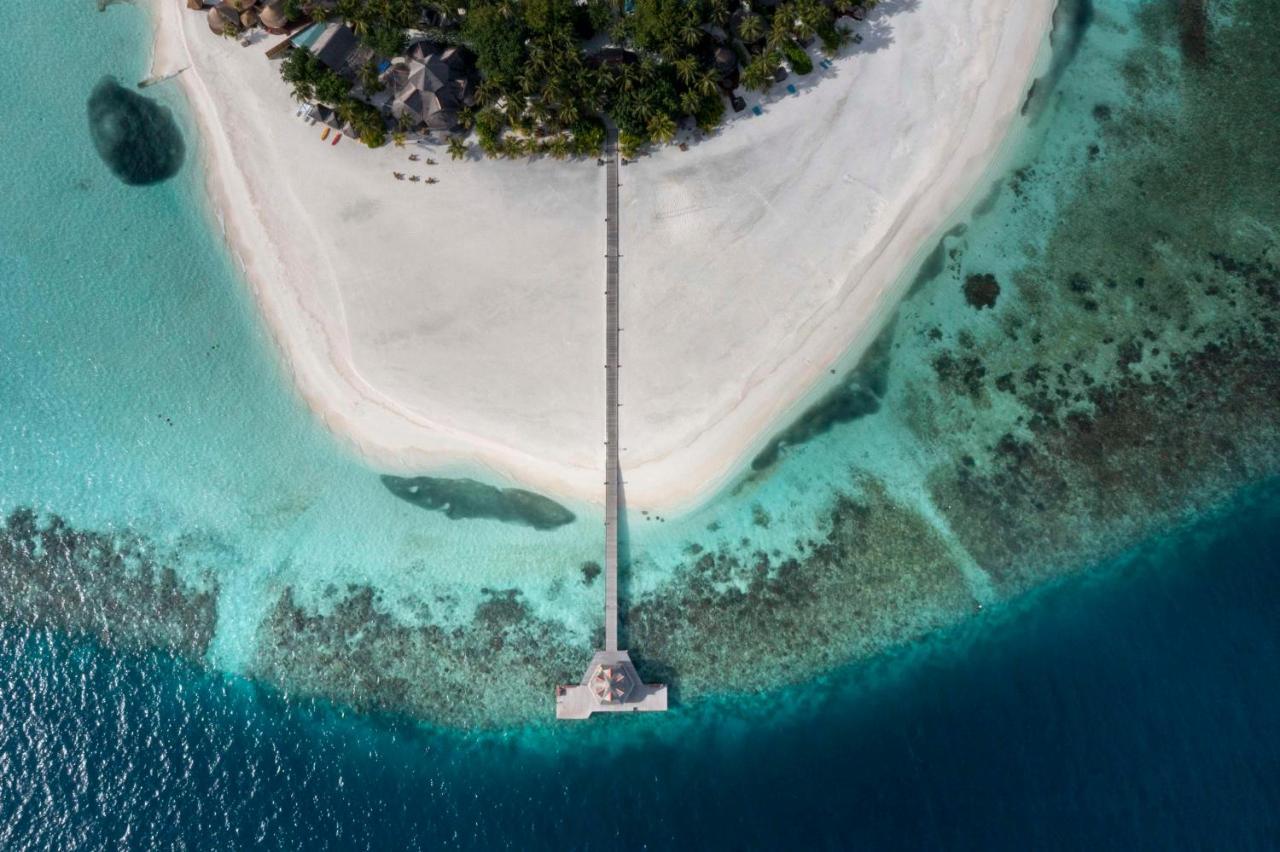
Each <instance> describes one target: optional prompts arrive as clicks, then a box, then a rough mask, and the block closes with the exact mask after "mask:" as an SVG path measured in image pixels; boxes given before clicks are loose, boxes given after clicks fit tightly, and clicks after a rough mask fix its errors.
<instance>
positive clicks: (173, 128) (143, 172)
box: [89, 77, 186, 186]
mask: <svg viewBox="0 0 1280 852" xmlns="http://www.w3.org/2000/svg"><path fill="white" fill-rule="evenodd" d="M89 135H90V136H91V137H92V138H93V147H94V148H96V149H97V150H98V156H100V157H102V161H103V162H104V163H106V164H107V168H109V169H111V172H112V174H114V175H115V176H116V177H118V178H120V180H122V181H124V182H125V183H127V184H129V185H130V186H145V185H147V184H153V183H160V182H161V181H165V180H168V179H169V178H171V177H173V176H174V175H176V174H177V173H178V170H179V169H180V168H182V161H183V159H184V158H185V157H186V145H185V144H184V143H183V141H182V131H180V130H179V129H178V124H177V122H176V121H174V119H173V114H172V113H171V112H170V111H169V110H168V108H166V107H163V106H161V105H160V104H158V103H156V102H155V101H153V100H151V99H150V98H145V97H143V96H142V95H139V94H138V93H137V92H134V91H131V90H129V89H126V88H125V87H124V86H121V85H120V84H119V83H117V82H116V81H115V80H113V79H112V78H110V77H104V78H102V80H101V81H100V82H99V83H98V85H97V86H95V87H94V89H93V94H91V95H90V96H89Z"/></svg>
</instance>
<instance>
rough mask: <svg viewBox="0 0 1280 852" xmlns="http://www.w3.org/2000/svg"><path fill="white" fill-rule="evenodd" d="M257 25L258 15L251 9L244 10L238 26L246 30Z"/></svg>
mask: <svg viewBox="0 0 1280 852" xmlns="http://www.w3.org/2000/svg"><path fill="white" fill-rule="evenodd" d="M257 25H258V13H257V12H255V11H253V10H252V9H246V10H244V11H243V12H241V13H240V26H242V27H244V28H245V29H246V30H247V29H250V28H251V27H256V26H257Z"/></svg>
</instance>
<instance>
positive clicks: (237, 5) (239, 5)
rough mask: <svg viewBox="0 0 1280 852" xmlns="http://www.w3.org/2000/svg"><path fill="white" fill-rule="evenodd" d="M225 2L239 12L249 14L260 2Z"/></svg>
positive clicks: (243, 0) (225, 0)
mask: <svg viewBox="0 0 1280 852" xmlns="http://www.w3.org/2000/svg"><path fill="white" fill-rule="evenodd" d="M223 2H224V3H226V4H227V5H228V6H230V7H231V8H232V9H235V10H236V11H237V12H247V11H249V10H250V9H252V8H253V7H254V4H256V3H257V2H258V0H223Z"/></svg>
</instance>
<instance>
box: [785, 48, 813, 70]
mask: <svg viewBox="0 0 1280 852" xmlns="http://www.w3.org/2000/svg"><path fill="white" fill-rule="evenodd" d="M782 52H783V53H784V54H786V57H787V61H788V62H790V63H791V70H792V71H794V72H796V73H797V74H808V73H809V72H810V71H812V70H813V59H811V58H810V57H809V54H808V53H807V52H805V49H804V48H803V47H801V46H800V45H798V44H796V43H795V42H794V41H789V42H787V43H786V44H784V45H783V46H782Z"/></svg>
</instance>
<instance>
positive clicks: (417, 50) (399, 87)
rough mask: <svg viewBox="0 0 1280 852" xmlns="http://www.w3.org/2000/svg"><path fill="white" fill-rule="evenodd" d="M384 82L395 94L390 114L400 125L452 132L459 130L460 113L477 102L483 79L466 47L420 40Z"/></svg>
mask: <svg viewBox="0 0 1280 852" xmlns="http://www.w3.org/2000/svg"><path fill="white" fill-rule="evenodd" d="M384 82H385V83H386V84H387V87H388V88H389V89H390V90H391V91H393V92H394V93H395V97H394V99H393V100H392V103H391V114H392V115H394V116H395V117H396V118H397V119H399V120H400V121H401V122H404V123H405V124H407V125H408V126H413V127H425V128H426V129H427V130H428V131H431V130H440V131H450V130H454V129H456V128H457V127H458V113H459V112H460V111H461V110H462V109H463V108H464V107H468V106H471V105H473V104H474V103H475V100H476V87H477V86H478V85H479V83H480V76H479V73H478V72H477V71H476V67H475V61H474V59H473V57H472V55H471V53H470V51H468V50H467V49H466V48H463V47H456V46H453V45H448V46H445V45H439V44H435V43H434V42H429V41H419V42H416V43H414V44H413V45H411V46H410V47H409V50H408V51H407V52H406V54H405V61H404V62H403V63H397V64H396V65H393V66H392V67H391V69H390V70H389V71H388V72H387V74H386V76H385V77H384Z"/></svg>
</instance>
